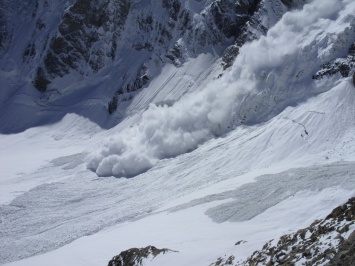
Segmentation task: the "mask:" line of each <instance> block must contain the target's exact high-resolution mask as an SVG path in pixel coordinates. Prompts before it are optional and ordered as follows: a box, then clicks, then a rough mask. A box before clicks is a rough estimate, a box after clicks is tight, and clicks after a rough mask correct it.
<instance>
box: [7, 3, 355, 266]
mask: <svg viewBox="0 0 355 266" xmlns="http://www.w3.org/2000/svg"><path fill="white" fill-rule="evenodd" d="M354 14H355V2H354V1H350V0H342V1H336V0H327V1H324V0H315V1H312V2H311V3H310V4H308V5H305V7H304V8H303V9H302V10H296V11H292V12H288V13H286V14H285V15H284V16H283V18H282V19H281V20H280V21H279V22H278V23H277V24H276V25H275V26H274V27H273V28H272V29H271V30H270V31H269V33H268V34H267V36H265V37H261V38H260V39H259V40H257V41H255V42H252V43H250V44H247V45H245V46H244V47H243V48H242V49H241V51H240V55H239V56H238V58H237V60H236V62H235V64H234V66H233V67H232V69H231V70H230V71H229V72H227V73H226V74H224V76H223V77H221V78H218V79H216V76H217V75H218V73H219V69H218V68H217V67H216V65H217V63H216V62H217V61H216V60H217V59H216V56H215V55H214V54H213V52H211V53H210V54H206V55H202V56H201V57H198V58H194V59H191V60H190V61H187V62H186V63H185V64H184V65H183V66H181V67H180V68H176V67H175V66H173V65H166V66H165V67H164V69H163V70H162V71H161V74H160V75H159V76H157V78H156V79H155V80H152V82H151V84H150V85H149V87H148V88H145V89H144V90H142V91H140V92H139V93H138V94H137V95H136V96H135V98H134V99H133V100H132V102H131V106H130V107H128V108H127V110H128V111H127V118H126V119H125V120H124V121H122V122H121V123H120V124H118V125H117V126H115V127H113V128H111V129H102V128H100V127H99V126H97V125H96V124H95V123H93V122H92V121H90V120H89V119H87V118H84V117H81V116H78V115H76V114H67V115H66V116H64V117H63V119H61V120H60V121H59V122H56V123H53V124H47V125H44V126H41V127H34V128H30V129H27V130H26V131H24V132H21V133H17V134H11V135H0V150H1V156H0V243H1V244H0V264H3V265H7V266H15V265H18V266H20V265H48V264H51V265H58V266H59V265H67V266H70V265H73V266H74V265H75V266H78V265H85V266H88V265H92V266H94V265H105V264H107V262H108V261H109V260H110V259H111V258H112V257H113V256H115V255H117V254H119V253H120V252H121V251H123V250H126V249H129V248H132V247H145V246H148V245H154V246H156V247H158V248H168V249H171V250H174V251H178V252H172V253H167V254H165V255H160V256H157V257H156V258H154V259H149V260H147V261H146V264H147V265H177V266H178V265H201V266H202V265H210V264H211V263H213V262H215V261H216V260H217V258H219V257H228V256H229V255H234V256H235V257H236V258H237V261H241V260H244V259H246V258H247V257H248V256H250V255H251V254H252V253H253V251H255V250H256V249H260V248H261V247H262V246H263V245H264V244H265V242H266V241H269V240H271V239H276V238H278V237H280V236H281V235H283V234H285V233H291V232H294V231H295V230H297V229H299V228H302V227H305V226H308V225H309V224H310V223H312V222H313V221H314V220H315V219H318V218H323V217H324V216H325V215H327V214H328V213H329V212H330V211H331V210H332V209H333V208H335V207H337V206H338V205H340V204H342V203H345V202H346V201H347V200H348V199H349V198H350V197H352V196H355V119H354V117H355V104H354V103H355V87H354V84H353V82H352V79H351V78H342V77H341V76H340V75H339V74H337V75H335V76H332V77H329V78H328V77H326V78H323V79H322V80H320V81H313V80H312V79H311V76H312V75H313V74H314V73H315V71H316V70H317V69H318V68H319V66H320V65H321V64H322V63H323V62H324V61H330V60H333V59H335V58H337V57H339V56H344V55H345V54H346V52H347V49H348V47H349V45H350V44H351V43H353V42H354V41H355V39H354V34H353V32H354V28H355V17H354ZM290 40H293V42H292V43H290ZM335 48H336V49H335ZM335 51H336V52H335ZM194 63H195V65H194ZM194 66H196V67H197V70H195V69H194ZM4 73H5V72H1V73H0V74H1V75H3V76H2V78H1V79H0V81H1V82H3V80H5V77H4V75H5V74H4ZM1 84H5V83H1ZM188 88H191V90H189V89H188ZM86 104H88V103H86ZM128 114H129V115H128ZM2 119H5V118H4V117H2ZM1 122H3V121H1ZM4 123H7V121H5V120H4ZM238 241H246V242H243V243H241V244H240V245H235V243H236V242H238Z"/></svg>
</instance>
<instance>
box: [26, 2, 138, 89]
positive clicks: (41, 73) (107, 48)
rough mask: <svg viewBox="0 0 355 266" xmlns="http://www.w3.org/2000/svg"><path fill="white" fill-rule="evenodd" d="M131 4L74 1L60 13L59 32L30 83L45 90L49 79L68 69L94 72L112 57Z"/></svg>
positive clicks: (113, 57) (67, 71) (63, 74)
mask: <svg viewBox="0 0 355 266" xmlns="http://www.w3.org/2000/svg"><path fill="white" fill-rule="evenodd" d="M130 6H131V3H130V1H129V0H124V1H102V0H95V1H89V0H77V1H76V2H75V3H74V4H73V5H72V6H71V7H70V8H69V9H68V10H67V11H66V12H65V13H64V14H63V16H62V20H61V23H60V25H59V27H58V34H57V36H56V37H54V38H53V39H52V40H51V43H50V48H49V50H48V52H47V55H46V56H45V58H44V61H43V63H42V64H41V65H40V66H39V67H38V69H37V74H36V76H35V78H34V81H33V85H34V86H35V87H36V88H37V89H38V90H40V91H45V90H46V89H47V87H48V84H50V83H51V80H52V79H54V78H56V77H63V76H65V75H67V74H69V73H70V71H71V70H76V71H78V72H79V73H80V74H81V75H84V74H85V70H84V69H85V68H89V70H91V71H93V72H97V71H98V70H100V69H101V68H102V67H103V66H104V65H105V61H106V60H109V59H112V60H114V59H115V55H116V48H117V39H118V36H119V35H120V31H121V30H122V29H123V26H124V23H125V21H126V19H127V16H128V13H129V9H130ZM86 72H87V71H86Z"/></svg>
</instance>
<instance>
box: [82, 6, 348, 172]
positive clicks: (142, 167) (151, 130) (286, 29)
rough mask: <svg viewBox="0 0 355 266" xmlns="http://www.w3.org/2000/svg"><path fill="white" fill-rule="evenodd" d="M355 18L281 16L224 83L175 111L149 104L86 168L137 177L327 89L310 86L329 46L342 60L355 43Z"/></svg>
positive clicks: (339, 9)
mask: <svg viewBox="0 0 355 266" xmlns="http://www.w3.org/2000/svg"><path fill="white" fill-rule="evenodd" d="M353 14H355V3H354V2H352V1H350V0H343V1H337V0H327V1H324V0H315V1H313V2H312V3H310V4H308V5H305V6H304V8H303V9H302V10H298V11H293V12H288V13H286V14H285V15H284V16H283V18H282V19H281V20H280V21H279V22H278V23H277V24H276V25H275V26H274V27H273V28H272V29H271V30H270V31H269V32H268V34H267V36H265V37H261V38H260V39H259V40H257V41H254V42H252V43H250V44H247V45H245V46H243V47H242V49H241V50H240V54H239V56H238V58H237V59H236V62H235V64H234V65H233V68H232V70H231V71H230V72H229V73H228V74H227V75H225V76H224V77H223V78H222V79H220V80H217V81H215V82H212V83H211V84H209V85H208V86H207V87H206V88H204V89H203V90H200V91H197V92H194V93H191V94H189V95H186V97H185V98H183V99H181V100H180V101H178V102H176V103H175V104H174V105H173V106H170V107H169V106H167V105H163V106H156V105H154V104H151V105H150V106H149V108H148V110H146V111H145V112H143V113H142V115H141V117H140V120H139V122H138V123H137V124H135V125H133V126H131V127H130V128H127V129H125V130H123V131H121V132H120V133H119V134H117V135H116V136H114V137H112V138H111V139H109V140H108V141H106V143H105V144H104V147H103V148H102V149H101V150H100V151H99V152H98V153H97V154H94V155H92V156H91V158H90V160H89V162H88V165H87V167H88V168H89V169H91V170H93V171H95V172H96V173H97V174H98V175H99V176H116V177H122V176H125V177H129V176H134V175H137V174H140V173H142V172H144V171H146V170H148V169H149V168H151V167H152V166H154V165H155V164H156V163H157V162H158V161H159V160H161V159H164V158H170V157H174V156H177V155H180V154H182V153H186V152H189V151H191V150H194V149H196V148H197V147H198V145H200V144H201V143H203V142H205V141H206V140H208V139H210V138H212V137H215V136H220V135H222V134H224V133H226V132H228V131H229V130H230V129H231V128H233V127H235V126H237V125H240V124H243V123H249V124H250V123H258V122H261V121H265V120H267V119H269V118H271V117H273V116H275V115H276V114H277V113H279V112H280V111H281V110H282V109H283V108H285V107H286V106H288V105H290V104H294V103H297V102H298V101H300V100H304V99H306V98H308V97H310V96H312V95H314V94H315V93H319V92H322V91H326V90H328V89H330V88H331V87H333V85H334V82H332V81H331V80H328V81H327V84H325V83H312V84H310V81H311V76H312V74H314V73H315V72H316V69H317V68H318V67H319V65H321V64H322V63H323V62H325V61H327V60H331V59H332V58H335V57H336V56H339V54H335V53H334V52H333V50H332V48H334V45H336V46H337V51H340V52H339V53H345V51H346V50H347V48H348V47H349V45H350V43H351V42H352V41H353V36H352V34H351V32H353V30H354V27H355V19H354V15H353ZM349 33H350V34H349ZM315 40H316V42H317V43H321V45H320V47H319V48H318V49H315Z"/></svg>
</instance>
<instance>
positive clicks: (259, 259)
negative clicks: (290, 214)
mask: <svg viewBox="0 0 355 266" xmlns="http://www.w3.org/2000/svg"><path fill="white" fill-rule="evenodd" d="M354 225H355V198H351V199H350V200H349V201H348V202H347V203H345V204H344V205H342V206H339V207H337V208H335V209H334V210H333V211H332V212H331V214H329V215H328V216H327V217H326V218H325V219H323V220H317V221H315V222H314V223H312V224H311V225H310V226H309V227H307V228H304V229H301V230H299V231H297V232H296V233H293V234H289V235H284V236H282V237H281V238H280V239H279V240H278V242H277V243H275V242H274V241H272V240H271V241H269V242H268V243H266V244H265V245H264V247H263V248H262V249H261V250H259V251H255V252H254V253H253V255H252V256H250V257H249V258H248V259H247V260H246V261H245V262H242V263H238V264H237V265H243V266H244V265H249V266H252V265H295V264H296V263H302V264H303V265H354V262H355V260H354V254H355V253H354V246H355V241H354V240H355V233H354ZM349 235H350V237H349ZM274 243H275V244H274ZM339 263H340V264H339Z"/></svg>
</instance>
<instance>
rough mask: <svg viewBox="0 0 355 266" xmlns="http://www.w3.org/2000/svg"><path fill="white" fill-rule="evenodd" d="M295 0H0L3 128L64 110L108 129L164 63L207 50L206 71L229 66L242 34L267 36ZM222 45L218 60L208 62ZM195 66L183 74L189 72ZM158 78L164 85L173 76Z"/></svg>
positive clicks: (179, 62)
mask: <svg viewBox="0 0 355 266" xmlns="http://www.w3.org/2000/svg"><path fill="white" fill-rule="evenodd" d="M303 2H304V1H303V0H297V1H288V2H287V3H286V2H285V1H280V0H273V1H260V0H243V1H231V0H223V1H220V0H219V1H196V0H184V1H183V0H174V1H161V2H154V3H153V2H151V1H141V0H140V1H138V0H125V1H116V0H111V1H103V0H98V1H87V0H77V1H63V0H62V1H49V0H36V1H34V0H29V1H2V3H1V6H0V10H1V12H2V13H3V14H4V16H3V17H2V20H3V24H4V26H3V27H2V32H1V38H0V40H1V44H0V47H1V49H0V54H1V57H2V60H1V62H0V66H1V70H2V75H1V84H3V86H2V87H4V89H3V90H2V97H1V100H2V104H1V110H0V113H1V117H0V119H1V120H2V121H3V122H2V123H1V127H0V129H1V132H4V133H8V132H14V131H21V130H24V129H26V128H28V127H30V126H34V125H38V124H46V123H50V122H54V121H58V119H59V118H61V117H63V116H64V114H66V113H71V112H74V113H78V114H80V115H83V116H85V117H88V118H89V119H91V120H93V121H94V122H96V123H98V124H99V125H100V126H102V127H106V128H107V127H111V126H113V125H115V124H117V123H118V121H120V120H122V118H124V117H125V116H126V115H127V114H126V109H127V106H129V105H130V104H131V99H132V98H133V96H134V95H135V92H136V91H139V90H141V89H142V88H143V87H144V88H145V89H149V88H147V87H149V83H150V81H152V80H153V79H154V78H157V77H159V76H162V75H163V74H164V72H165V69H166V68H169V69H172V68H173V70H170V71H173V73H175V72H176V71H179V70H178V69H179V68H184V63H186V62H188V61H192V62H191V64H195V63H194V61H195V59H196V58H198V57H199V56H200V55H204V54H207V55H209V56H210V57H211V59H209V61H210V62H209V63H208V64H212V65H214V64H215V65H216V66H215V67H216V68H217V69H216V73H214V74H212V73H210V72H211V69H210V70H207V71H208V72H207V73H205V76H206V75H211V76H212V77H213V75H215V77H217V76H218V75H219V74H221V71H222V70H223V69H222V66H221V65H220V64H221V63H223V65H224V68H226V67H229V66H231V64H232V62H233V60H234V58H235V56H236V55H237V53H238V49H239V47H240V46H242V45H243V44H244V43H245V41H248V40H252V39H255V38H257V37H259V36H260V35H262V34H265V33H266V32H267V29H268V28H269V27H271V26H272V25H274V24H275V23H276V22H277V21H278V19H280V17H281V16H282V14H283V13H285V12H286V11H287V10H288V9H291V8H296V7H300V6H301V4H302V3H303ZM284 3H285V4H284ZM223 53H224V55H223V60H222V61H223V62H216V61H218V60H217V59H218V58H219V57H220V56H222V54H223ZM196 63H198V61H197V62H196ZM171 65H173V66H174V67H173V66H171ZM186 71H188V69H187V68H185V69H184V70H182V71H181V72H183V73H185V72H186ZM200 74H201V73H191V80H193V81H195V80H197V79H198V78H199V76H200ZM170 75H172V74H170ZM180 79H181V78H180V77H179V78H178V80H180ZM160 85H161V86H163V87H165V88H166V89H168V90H169V91H170V90H171V88H172V87H174V85H176V79H175V80H174V79H172V78H171V79H168V80H166V82H165V83H163V84H160ZM200 85H201V84H200V83H198V84H197V85H194V84H190V85H189V84H184V85H183V86H184V87H185V90H182V89H180V90H178V89H176V90H174V95H172V96H171V95H169V96H170V97H169V96H167V97H165V99H164V100H165V101H167V100H170V101H175V100H177V99H179V98H180V97H181V95H182V93H183V92H184V91H185V92H186V91H191V90H193V89H194V87H196V86H200ZM190 87H192V88H190ZM36 90H37V91H38V92H36ZM39 92H40V93H39ZM153 100H154V99H150V101H148V102H147V103H145V104H144V105H143V106H137V105H134V108H133V109H134V110H133V111H139V110H141V109H144V108H146V107H147V106H148V105H147V104H149V103H150V102H151V101H153ZM14 106H15V107H14ZM117 108H118V111H117ZM131 112H132V108H130V112H128V114H129V113H131ZM109 113H111V114H112V113H115V114H114V115H111V116H110V115H109ZM18 117H23V118H24V119H22V120H20V119H18ZM14 118H16V119H14ZM14 120H16V121H17V123H14V122H13V121H14ZM18 120H20V121H22V122H18Z"/></svg>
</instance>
